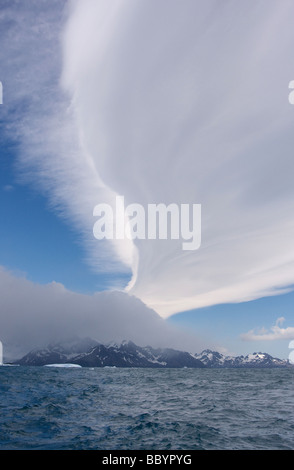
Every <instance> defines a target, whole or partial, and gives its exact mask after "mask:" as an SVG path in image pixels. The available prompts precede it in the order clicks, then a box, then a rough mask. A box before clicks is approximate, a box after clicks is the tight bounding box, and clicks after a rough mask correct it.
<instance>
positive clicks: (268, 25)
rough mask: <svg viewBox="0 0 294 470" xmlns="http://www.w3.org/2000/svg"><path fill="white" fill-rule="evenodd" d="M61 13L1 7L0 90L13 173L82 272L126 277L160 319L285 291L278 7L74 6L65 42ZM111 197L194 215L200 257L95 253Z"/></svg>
mask: <svg viewBox="0 0 294 470" xmlns="http://www.w3.org/2000/svg"><path fill="white" fill-rule="evenodd" d="M64 4H65V2H63V1H58V0H55V1H54V2H52V3H50V4H48V5H47V6H45V5H44V4H43V3H42V5H41V6H40V2H37V1H35V0H34V1H32V2H30V4H29V6H28V5H27V2H22V3H19V2H17V4H16V3H14V2H10V3H7V5H6V7H5V8H3V12H2V16H3V18H4V20H5V21H6V24H7V28H8V25H9V28H8V31H10V33H9V34H7V38H8V39H6V43H5V44H4V45H3V46H2V48H1V53H2V62H3V63H4V64H5V67H4V68H3V70H5V73H6V75H7V80H6V79H5V80H4V78H5V77H4V78H3V79H2V77H1V80H2V81H3V84H4V87H5V97H6V99H5V102H6V103H8V104H7V106H9V97H10V98H11V97H12V95H14V96H13V99H12V98H11V103H10V105H11V106H10V107H9V108H6V109H9V116H10V128H9V129H8V131H10V132H11V133H13V132H17V137H18V138H19V139H20V141H21V163H22V165H23V166H22V170H23V169H26V172H27V171H28V169H29V170H30V174H32V173H33V174H34V175H35V179H36V180H37V181H38V184H40V187H42V189H43V190H45V191H46V194H47V195H48V196H49V197H50V199H51V202H52V205H53V206H54V207H55V208H56V209H57V210H58V211H59V213H60V214H61V216H63V217H65V218H67V219H68V220H69V221H70V223H72V224H75V225H76V226H77V227H78V228H79V230H80V232H81V234H82V237H83V241H84V244H85V247H87V250H88V251H87V253H88V259H89V262H90V263H91V264H92V266H94V267H95V268H96V269H100V270H109V269H112V270H113V271H119V270H120V271H122V272H130V273H131V272H132V273H133V279H132V283H131V289H130V293H131V294H134V295H135V296H136V297H138V298H140V299H142V301H143V302H145V303H146V304H147V305H148V306H150V307H151V308H153V309H154V310H156V311H157V312H158V313H159V314H160V315H161V316H163V317H166V316H169V315H171V314H172V313H175V312H178V311H183V310H188V309H192V308H197V307H203V306H208V305H213V304H217V303H224V302H240V301H246V300H251V299H255V298H259V297H262V296H267V295H275V294H277V293H280V292H283V291H285V289H286V288H287V286H289V285H291V284H292V285H293V281H294V275H293V273H294V246H293V239H294V222H293V220H292V217H291V214H293V210H294V194H293V192H294V189H293V181H292V175H293V171H294V160H293V158H292V154H293V146H294V133H293V126H294V115H293V107H292V106H290V105H289V102H288V93H289V90H288V84H289V81H290V80H291V79H293V70H294V68H293V66H294V64H293V60H292V59H291V57H292V55H293V54H292V49H293V43H294V30H293V25H292V22H291V18H292V17H293V14H294V4H293V2H291V1H285V2H283V3H279V4H278V3H277V2H276V1H275V0H266V1H265V0H259V1H255V0H254V1H249V2H243V0H242V1H241V0H239V1H236V2H231V1H229V0H228V1H226V2H222V3H220V2H218V1H214V0H209V1H207V0H197V1H195V0H186V1H185V2H182V3H179V2H178V1H177V0H168V1H167V0H166V1H162V2H158V1H157V0H140V2H137V1H136V0H124V1H121V0H114V1H112V2H109V1H108V0H76V1H73V2H70V3H69V10H68V14H69V21H68V22H67V26H66V28H64V27H63V22H62V21H63V20H64V18H65V16H64V14H63V6H64ZM11 5H12V6H11ZM36 18H37V20H36ZM61 32H62V40H63V57H62V56H61V50H60V55H59V53H58V51H59V46H60V42H59V39H60V34H61ZM8 59H9V60H8ZM62 60H63V65H62ZM62 67H63V73H62V80H61V84H62V90H60V89H59V77H60V73H61V68H62ZM9 80H11V81H10V82H9ZM6 82H9V84H8V85H7V84H6ZM63 92H65V93H66V94H65V95H64V93H63ZM3 109H4V108H3ZM15 109H17V112H16V114H15ZM13 110H14V116H16V117H15V118H14V120H13V118H11V112H12V111H13ZM8 127H9V126H8ZM115 194H120V195H123V196H124V197H125V199H126V203H127V204H129V203H133V202H134V203H139V204H142V205H146V204H148V203H160V202H163V203H166V204H167V203H171V202H176V203H190V204H192V203H200V204H202V214H203V219H202V246H201V248H200V250H198V251H195V252H184V251H182V249H181V241H179V243H177V241H172V242H165V241H156V240H155V241H148V240H140V241H136V242H135V245H136V248H135V247H134V245H133V243H132V242H130V241H128V242H120V243H114V244H112V243H101V242H98V241H97V240H95V239H94V237H93V233H92V228H93V223H94V220H93V216H92V212H93V208H94V206H95V205H96V204H98V203H99V202H112V201H113V199H114V196H115Z"/></svg>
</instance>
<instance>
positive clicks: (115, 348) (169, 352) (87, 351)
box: [17, 338, 291, 368]
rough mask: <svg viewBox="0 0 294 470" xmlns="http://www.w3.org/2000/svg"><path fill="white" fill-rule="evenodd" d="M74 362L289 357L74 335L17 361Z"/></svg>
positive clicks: (261, 362)
mask: <svg viewBox="0 0 294 470" xmlns="http://www.w3.org/2000/svg"><path fill="white" fill-rule="evenodd" d="M66 363H71V364H77V365H80V366H82V367H114V366H115V367H152V368H183V367H192V368H196V367H197V368H199V367H200V368H221V367H231V368H232V367H287V366H291V364H290V363H289V361H287V360H282V359H277V358H274V357H272V356H270V355H269V354H267V353H253V354H248V355H247V356H236V357H233V356H224V355H222V354H220V353H219V352H217V351H211V350H208V349H205V350H204V351H202V352H201V353H200V354H191V353H189V352H185V351H179V350H175V349H171V348H165V349H161V348H158V349H156V348H152V347H151V346H145V347H141V346H137V345H136V344H134V343H133V342H132V341H123V342H122V343H121V344H115V343H114V344H108V345H105V344H100V343H98V342H97V341H94V340H91V339H90V338H86V339H83V340H78V339H76V338H75V339H73V340H71V341H67V342H66V343H62V344H50V345H48V346H47V347H46V348H44V349H35V350H33V351H31V352H30V353H28V354H26V355H25V356H24V357H22V358H21V359H20V360H19V361H17V364H19V365H27V366H44V365H48V364H66Z"/></svg>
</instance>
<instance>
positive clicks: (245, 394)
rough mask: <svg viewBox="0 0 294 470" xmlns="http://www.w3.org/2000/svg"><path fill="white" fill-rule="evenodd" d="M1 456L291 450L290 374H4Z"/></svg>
mask: <svg viewBox="0 0 294 470" xmlns="http://www.w3.org/2000/svg"><path fill="white" fill-rule="evenodd" d="M0 449H2V450H3V449H9V450H14V449H16V450H22V449H36V450H38V449H49V450H50V449H52V450H55V449H56V450H62V449H64V450H74V449H81V450H87V449H103V450H125V449H126V450H132V449H133V450H139V449H143V450H169V449H172V450H174V449H175V450H188V449H189V450H198V449H203V450H213V449H215V450H217V449H220V450H230V449H231V450H234V449H237V450H238V449H239V450H247V449H261V450H274V449H290V450H292V449H294V370H293V369H292V368H289V369H214V370H213V369H162V370H160V369H119V368H95V369H88V368H81V369H65V368H47V367H0Z"/></svg>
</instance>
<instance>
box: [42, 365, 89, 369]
mask: <svg viewBox="0 0 294 470" xmlns="http://www.w3.org/2000/svg"><path fill="white" fill-rule="evenodd" d="M44 367H78V368H80V369H81V368H82V366H80V365H78V364H45V365H44Z"/></svg>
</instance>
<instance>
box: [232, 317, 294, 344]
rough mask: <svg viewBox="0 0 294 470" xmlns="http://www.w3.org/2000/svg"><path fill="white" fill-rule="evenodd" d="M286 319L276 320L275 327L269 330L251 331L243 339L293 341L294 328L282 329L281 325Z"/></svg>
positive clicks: (244, 334)
mask: <svg viewBox="0 0 294 470" xmlns="http://www.w3.org/2000/svg"><path fill="white" fill-rule="evenodd" d="M284 321H285V318H284V317H280V318H278V319H277V320H276V324H275V325H273V326H272V327H271V328H270V329H269V330H267V329H266V328H262V329H260V330H258V331H255V330H250V331H248V332H247V333H243V334H242V335H241V339H243V340H244V341H276V340H281V339H284V340H292V339H293V338H294V327H293V326H288V327H287V328H282V327H281V326H280V325H282V323H284Z"/></svg>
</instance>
